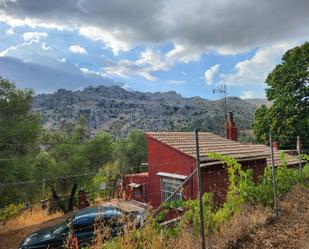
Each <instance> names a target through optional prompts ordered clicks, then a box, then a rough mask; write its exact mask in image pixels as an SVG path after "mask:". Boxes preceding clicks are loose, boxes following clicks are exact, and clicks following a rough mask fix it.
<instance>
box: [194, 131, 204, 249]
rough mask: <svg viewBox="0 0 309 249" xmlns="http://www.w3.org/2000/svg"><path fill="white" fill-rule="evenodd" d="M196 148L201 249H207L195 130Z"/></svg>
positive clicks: (198, 151) (197, 142) (196, 142)
mask: <svg viewBox="0 0 309 249" xmlns="http://www.w3.org/2000/svg"><path fill="white" fill-rule="evenodd" d="M195 146H196V169H197V183H198V197H199V206H200V223H201V227H200V228H201V249H206V243H205V228H204V212H203V192H202V177H201V167H200V149H199V141H198V129H195Z"/></svg>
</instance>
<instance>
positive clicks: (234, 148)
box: [146, 132, 269, 161]
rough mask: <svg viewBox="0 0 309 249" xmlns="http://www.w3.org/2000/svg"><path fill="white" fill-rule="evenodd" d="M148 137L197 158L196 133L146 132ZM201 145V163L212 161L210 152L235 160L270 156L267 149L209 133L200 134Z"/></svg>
mask: <svg viewBox="0 0 309 249" xmlns="http://www.w3.org/2000/svg"><path fill="white" fill-rule="evenodd" d="M146 135H147V136H149V137H152V138H154V139H156V140H158V141H160V142H162V143H164V144H167V145H169V146H171V147H173V148H174V149H176V150H179V151H181V152H183V153H185V154H187V155H189V156H192V157H194V158H195V157H196V155H195V153H196V152H195V134H194V132H146ZM199 145H200V156H201V158H202V159H201V161H212V160H211V159H209V158H208V157H207V156H208V153H209V152H217V153H220V154H222V155H228V156H231V157H234V158H235V159H254V158H260V157H264V158H266V157H268V156H269V152H266V151H265V148H260V147H254V146H249V145H246V144H242V143H239V142H235V141H232V140H228V139H226V138H223V137H220V136H217V135H215V134H212V133H209V132H199Z"/></svg>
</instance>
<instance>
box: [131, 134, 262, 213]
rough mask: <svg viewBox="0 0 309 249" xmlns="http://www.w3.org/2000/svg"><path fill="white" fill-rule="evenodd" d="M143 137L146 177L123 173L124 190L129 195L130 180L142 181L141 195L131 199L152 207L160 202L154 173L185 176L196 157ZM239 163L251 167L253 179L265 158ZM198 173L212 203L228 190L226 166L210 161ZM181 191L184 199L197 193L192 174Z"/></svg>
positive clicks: (221, 197) (193, 196) (220, 198)
mask: <svg viewBox="0 0 309 249" xmlns="http://www.w3.org/2000/svg"><path fill="white" fill-rule="evenodd" d="M146 138H147V141H148V177H142V176H140V175H139V174H137V175H133V176H132V175H129V176H126V177H125V183H126V194H127V196H128V197H129V198H133V196H132V189H131V188H130V187H128V184H129V183H130V182H135V183H139V184H144V186H145V188H144V189H143V191H144V192H143V193H144V194H145V197H144V199H136V198H133V199H136V200H139V201H143V202H147V203H148V204H149V205H151V206H153V207H155V208H156V207H158V206H159V205H160V204H161V186H160V176H157V173H158V172H166V173H171V174H180V175H186V176H188V175H190V173H191V172H192V171H193V170H194V169H195V166H196V165H195V163H196V160H195V159H194V158H193V157H190V156H188V155H186V154H184V153H182V152H180V151H178V150H176V149H174V148H172V147H170V146H168V145H166V144H164V143H161V142H160V141H157V140H155V139H153V138H151V137H149V136H146ZM241 164H242V167H243V168H244V169H246V168H252V169H253V176H254V180H255V181H257V179H258V177H259V175H261V174H263V172H264V168H265V167H266V159H261V160H255V161H244V162H241ZM201 173H202V190H203V192H214V201H215V203H216V204H222V203H223V202H224V200H225V198H226V193H227V191H228V174H227V169H226V168H225V167H223V165H214V166H211V167H207V168H202V169H201ZM144 174H145V173H144ZM183 191H184V192H183V193H184V195H183V196H184V199H194V198H196V197H197V177H196V175H194V176H193V177H192V179H191V181H189V182H188V183H187V184H186V186H184V189H183Z"/></svg>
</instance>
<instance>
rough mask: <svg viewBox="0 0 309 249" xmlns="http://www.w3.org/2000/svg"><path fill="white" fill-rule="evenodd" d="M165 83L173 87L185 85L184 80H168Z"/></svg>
mask: <svg viewBox="0 0 309 249" xmlns="http://www.w3.org/2000/svg"><path fill="white" fill-rule="evenodd" d="M167 83H169V84H173V85H183V84H186V81H185V80H168V81H167Z"/></svg>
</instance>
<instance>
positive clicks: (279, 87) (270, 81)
mask: <svg viewBox="0 0 309 249" xmlns="http://www.w3.org/2000/svg"><path fill="white" fill-rule="evenodd" d="M308 68H309V43H308V42H306V43H304V44H303V45H302V46H298V47H295V48H293V49H291V50H289V51H287V52H286V53H285V54H284V56H283V57H282V63H281V64H279V65H277V66H276V67H275V69H274V70H273V71H272V72H271V73H270V74H269V75H268V77H267V79H266V84H267V89H266V95H267V98H268V100H270V101H272V102H273V105H272V106H271V108H269V109H267V108H266V107H261V109H259V110H258V111H257V114H256V120H255V124H254V131H255V134H256V135H257V138H258V140H260V141H264V140H265V137H268V134H267V133H268V132H271V133H272V134H273V137H274V139H276V140H278V141H280V142H287V141H288V140H289V139H291V138H296V136H301V138H303V139H308V138H309V134H308V130H309V97H308V96H309V70H308Z"/></svg>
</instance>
